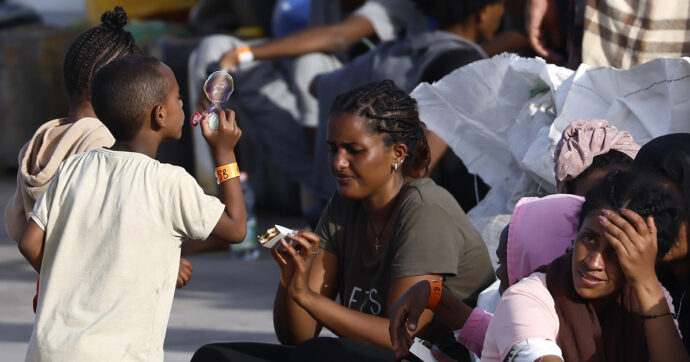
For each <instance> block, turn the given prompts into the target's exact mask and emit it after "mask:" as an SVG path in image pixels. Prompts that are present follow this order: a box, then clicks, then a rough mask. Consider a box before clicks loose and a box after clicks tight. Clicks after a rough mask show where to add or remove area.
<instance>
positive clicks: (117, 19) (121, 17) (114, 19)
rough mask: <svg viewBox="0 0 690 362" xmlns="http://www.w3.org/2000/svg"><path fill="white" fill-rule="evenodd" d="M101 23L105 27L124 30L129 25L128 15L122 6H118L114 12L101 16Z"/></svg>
mask: <svg viewBox="0 0 690 362" xmlns="http://www.w3.org/2000/svg"><path fill="white" fill-rule="evenodd" d="M101 22H102V23H103V25H105V26H108V27H111V28H114V29H122V27H123V26H125V24H127V13H126V12H125V9H123V8H122V6H116V7H115V10H114V11H106V12H105V13H103V15H101Z"/></svg>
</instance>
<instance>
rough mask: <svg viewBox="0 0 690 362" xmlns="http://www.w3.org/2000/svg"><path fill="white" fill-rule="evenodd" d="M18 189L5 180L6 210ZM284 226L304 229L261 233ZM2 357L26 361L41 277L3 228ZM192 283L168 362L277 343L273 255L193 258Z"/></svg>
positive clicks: (0, 201)
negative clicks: (228, 345)
mask: <svg viewBox="0 0 690 362" xmlns="http://www.w3.org/2000/svg"><path fill="white" fill-rule="evenodd" d="M14 189H15V179H14V178H13V177H11V176H5V177H3V178H0V205H2V211H3V212H4V207H5V205H6V204H7V200H8V199H9V198H10V197H11V195H12V194H13V192H14ZM276 223H277V224H281V225H285V226H289V227H303V226H304V223H303V222H302V221H301V219H300V218H294V217H279V216H270V217H264V218H262V217H259V228H258V230H265V228H266V227H267V226H268V225H272V224H276ZM0 224H2V225H0V228H1V230H0V351H2V352H0V355H2V357H1V358H0V359H1V360H2V361H23V360H24V355H25V353H26V347H27V343H28V341H29V338H30V336H31V330H32V326H33V319H34V313H33V311H32V309H31V300H32V298H33V296H34V291H35V287H36V277H37V274H36V272H34V271H33V269H32V268H31V267H30V266H29V264H28V263H27V262H26V261H25V260H24V258H23V257H22V255H21V254H20V253H19V250H17V247H16V244H15V243H14V241H12V240H11V239H10V238H9V237H8V236H7V234H6V233H5V230H4V223H0ZM187 259H188V260H189V261H190V262H191V263H192V265H193V266H194V273H193V275H192V280H191V281H190V283H189V284H188V285H187V286H185V287H184V288H182V289H178V290H177V292H176V294H175V300H174V302H173V307H172V312H171V315H170V322H169V324H168V331H167V335H166V340H165V360H166V361H172V362H178V361H180V362H181V361H189V359H190V358H191V356H192V354H193V353H194V351H195V350H196V349H197V348H199V347H200V346H202V345H203V344H206V343H211V342H220V341H222V342H227V341H235V342H237V341H251V342H269V343H277V342H278V341H277V339H276V337H275V334H274V332H273V319H272V306H273V295H274V293H275V290H276V287H277V283H278V279H279V269H278V266H277V265H276V264H275V261H274V260H273V258H272V257H271V256H270V254H269V253H268V252H267V250H262V254H261V257H260V258H259V259H258V260H254V261H242V260H237V259H232V258H231V257H230V255H229V253H228V252H213V253H207V254H201V255H193V256H189V257H187Z"/></svg>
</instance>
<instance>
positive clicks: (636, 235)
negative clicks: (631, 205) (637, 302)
mask: <svg viewBox="0 0 690 362" xmlns="http://www.w3.org/2000/svg"><path fill="white" fill-rule="evenodd" d="M599 221H600V222H601V225H602V227H603V228H604V236H605V237H606V239H607V240H608V241H609V243H610V244H611V246H612V247H613V249H614V250H615V251H616V255H617V256H618V262H619V264H620V266H621V269H622V270H623V273H624V274H625V276H626V278H627V279H628V282H630V283H631V284H632V285H633V286H640V285H658V283H659V281H658V279H657V278H656V272H655V270H654V264H655V263H656V253H657V239H656V226H655V225H654V220H653V219H652V217H651V216H650V217H648V218H647V220H644V219H643V218H642V217H641V216H640V215H638V214H637V213H636V212H634V211H631V210H627V209H620V215H618V214H616V213H615V212H612V211H609V210H602V212H601V216H600V217H599ZM648 283H651V284H648Z"/></svg>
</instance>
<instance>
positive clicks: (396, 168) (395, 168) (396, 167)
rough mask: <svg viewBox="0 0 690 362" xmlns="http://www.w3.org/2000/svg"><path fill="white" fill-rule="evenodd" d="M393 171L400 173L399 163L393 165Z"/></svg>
mask: <svg viewBox="0 0 690 362" xmlns="http://www.w3.org/2000/svg"><path fill="white" fill-rule="evenodd" d="M393 169H394V170H396V171H398V163H397V162H396V163H394V164H393Z"/></svg>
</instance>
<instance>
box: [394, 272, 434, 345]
mask: <svg viewBox="0 0 690 362" xmlns="http://www.w3.org/2000/svg"><path fill="white" fill-rule="evenodd" d="M429 293H430V287H429V282H428V281H426V280H422V281H420V282H417V283H416V284H415V285H413V286H412V287H410V289H408V290H407V291H406V292H405V294H403V295H402V297H400V299H398V301H397V302H395V304H393V306H391V307H390V310H389V313H388V315H389V316H390V319H389V324H388V334H389V336H390V338H391V344H392V345H393V351H394V352H395V357H396V358H402V357H404V356H406V355H407V354H408V351H409V350H410V347H411V346H412V343H413V341H412V337H411V336H410V333H409V332H408V329H409V330H410V331H415V330H416V329H417V324H418V323H419V317H420V316H421V315H422V312H424V309H426V303H427V301H428V300H429Z"/></svg>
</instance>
